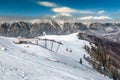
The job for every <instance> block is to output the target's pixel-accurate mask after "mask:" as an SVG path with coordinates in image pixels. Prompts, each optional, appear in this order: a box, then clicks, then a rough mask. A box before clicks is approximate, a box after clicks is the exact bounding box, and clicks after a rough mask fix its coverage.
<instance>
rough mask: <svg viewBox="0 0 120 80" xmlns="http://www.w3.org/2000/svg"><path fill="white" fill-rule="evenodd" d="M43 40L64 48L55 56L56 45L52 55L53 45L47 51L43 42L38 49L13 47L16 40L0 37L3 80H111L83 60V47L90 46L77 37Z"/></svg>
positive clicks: (61, 36)
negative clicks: (58, 42)
mask: <svg viewBox="0 0 120 80" xmlns="http://www.w3.org/2000/svg"><path fill="white" fill-rule="evenodd" d="M40 38H43V39H44V38H47V39H54V40H56V41H60V42H62V43H63V45H61V46H60V48H59V50H58V52H57V53H56V52H55V51H56V48H57V44H56V43H54V44H53V51H50V50H49V49H50V47H51V42H47V48H45V47H44V41H39V45H35V44H33V43H29V44H14V43H13V41H16V38H8V37H2V36H0V80H110V79H109V78H108V77H105V76H103V75H101V74H99V73H97V72H96V71H95V70H93V69H92V67H91V65H89V64H88V62H86V61H85V60H84V59H83V55H84V54H85V55H86V56H87V53H86V51H85V50H84V49H83V46H84V45H85V44H86V45H89V42H87V41H84V40H78V38H77V33H74V34H70V35H59V36H57V35H47V36H40ZM66 49H67V50H66ZM70 50H71V51H70ZM88 56H89V55H88ZM80 58H82V63H83V64H82V65H81V64H80V63H79V60H80Z"/></svg>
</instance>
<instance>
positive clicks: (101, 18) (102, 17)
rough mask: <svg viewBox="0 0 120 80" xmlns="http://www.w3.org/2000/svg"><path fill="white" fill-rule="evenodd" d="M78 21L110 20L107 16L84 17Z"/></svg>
mask: <svg viewBox="0 0 120 80" xmlns="http://www.w3.org/2000/svg"><path fill="white" fill-rule="evenodd" d="M80 19H81V20H103V19H111V18H110V17H108V16H86V17H83V18H80Z"/></svg>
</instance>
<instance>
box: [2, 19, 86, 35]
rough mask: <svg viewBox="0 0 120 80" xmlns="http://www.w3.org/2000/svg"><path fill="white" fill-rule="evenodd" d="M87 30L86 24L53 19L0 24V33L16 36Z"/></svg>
mask: <svg viewBox="0 0 120 80" xmlns="http://www.w3.org/2000/svg"><path fill="white" fill-rule="evenodd" d="M80 30H82V31H84V30H87V26H86V25H84V24H82V23H78V22H75V23H69V22H64V23H63V24H61V23H57V22H55V21H50V22H41V23H33V24H32V23H29V22H16V23H12V24H9V23H3V24H1V25H0V35H3V36H10V37H17V36H24V37H35V36H40V35H42V33H43V32H46V34H69V33H72V32H76V31H77V32H78V31H80Z"/></svg>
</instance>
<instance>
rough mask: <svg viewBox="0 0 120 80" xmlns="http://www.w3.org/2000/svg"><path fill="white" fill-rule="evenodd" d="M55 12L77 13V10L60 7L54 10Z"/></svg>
mask: <svg viewBox="0 0 120 80" xmlns="http://www.w3.org/2000/svg"><path fill="white" fill-rule="evenodd" d="M52 11H53V12H56V13H75V12H77V10H75V9H72V8H69V7H59V8H53V9H52Z"/></svg>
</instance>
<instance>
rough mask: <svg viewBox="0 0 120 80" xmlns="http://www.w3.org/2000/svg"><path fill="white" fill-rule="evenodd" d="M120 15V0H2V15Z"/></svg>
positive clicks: (0, 5) (0, 1) (0, 6)
mask: <svg viewBox="0 0 120 80" xmlns="http://www.w3.org/2000/svg"><path fill="white" fill-rule="evenodd" d="M43 15H66V16H79V17H86V16H109V17H111V18H119V17H120V0H0V16H27V17H28V16H31V17H36V16H43Z"/></svg>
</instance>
